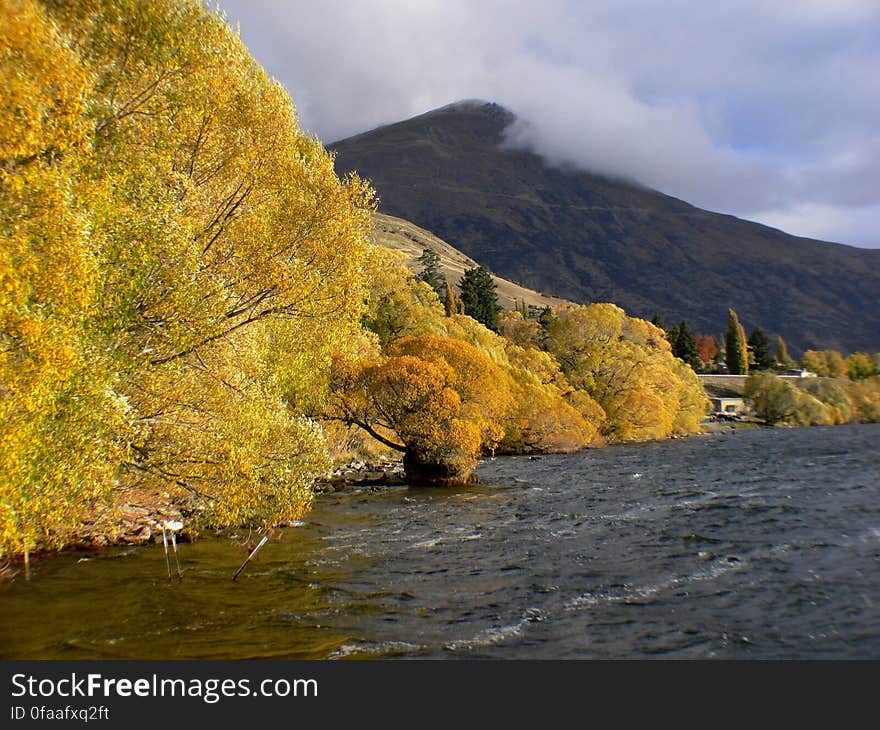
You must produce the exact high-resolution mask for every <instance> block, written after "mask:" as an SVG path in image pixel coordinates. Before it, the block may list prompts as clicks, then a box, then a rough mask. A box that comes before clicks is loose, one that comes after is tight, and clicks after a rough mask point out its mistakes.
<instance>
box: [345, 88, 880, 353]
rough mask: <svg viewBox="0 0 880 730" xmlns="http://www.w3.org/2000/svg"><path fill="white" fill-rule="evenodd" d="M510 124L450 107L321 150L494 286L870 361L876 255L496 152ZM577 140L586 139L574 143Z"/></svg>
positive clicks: (484, 109) (876, 322)
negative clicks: (732, 322)
mask: <svg viewBox="0 0 880 730" xmlns="http://www.w3.org/2000/svg"><path fill="white" fill-rule="evenodd" d="M513 120H514V117H513V115H512V114H511V113H510V112H508V111H507V110H505V109H503V108H502V107H499V106H497V105H495V104H487V103H485V102H473V101H471V102H461V103H458V104H452V105H450V106H448V107H443V108H442V109H438V110H435V111H433V112H429V113H427V114H423V115H421V116H419V117H415V118H413V119H409V120H406V121H403V122H399V123H397V124H392V125H388V126H385V127H380V128H379V129H375V130H373V131H370V132H366V133H364V134H360V135H357V136H355V137H350V138H348V139H346V140H342V141H340V142H336V143H335V144H332V145H330V148H331V149H332V150H334V151H335V152H336V153H337V160H336V165H337V171H338V172H339V173H345V172H347V171H349V170H357V171H358V172H359V173H360V174H361V175H362V176H363V177H366V178H369V179H371V180H372V181H373V184H374V186H375V187H376V189H377V190H378V192H379V196H380V198H381V204H380V209H381V210H382V212H384V213H388V214H391V215H394V216H400V217H402V218H406V219H407V220H410V221H412V222H414V223H416V224H417V225H419V226H421V227H423V228H426V229H428V230H430V231H432V232H434V233H435V234H437V235H438V236H440V237H441V238H443V239H445V240H446V241H448V242H449V243H451V244H452V245H453V246H455V247H456V248H458V249H459V250H461V251H462V252H464V253H465V254H467V255H468V256H471V257H473V258H474V259H475V260H477V261H479V262H480V263H481V264H483V265H485V266H486V267H487V268H489V269H491V270H492V271H493V272H495V273H496V274H498V275H499V276H503V277H505V278H508V279H512V280H515V281H518V282H520V283H521V284H522V285H524V286H526V287H529V288H531V289H535V290H538V291H542V292H545V293H547V294H553V295H555V296H559V297H562V298H565V299H570V300H574V301H578V302H589V301H611V302H615V303H617V304H620V305H621V306H623V307H624V308H625V309H626V310H627V311H628V312H629V313H630V314H634V315H637V316H643V317H650V316H651V315H652V314H654V313H655V312H659V313H661V314H662V315H663V317H664V318H665V319H666V321H667V322H670V323H672V322H676V321H679V320H681V319H686V320H688V322H690V323H691V325H692V327H693V328H694V329H696V331H698V332H705V333H716V334H717V333H720V332H722V331H723V329H724V327H725V326H726V318H727V309H728V307H734V308H735V309H736V310H737V311H738V313H739V315H740V319H741V320H742V321H743V322H744V324H745V326H746V327H747V328H748V329H751V328H753V327H755V326H757V325H760V326H762V327H764V328H765V329H766V330H768V331H769V332H771V333H774V334H776V333H778V334H783V335H784V336H785V337H786V339H787V340H788V341H789V344H790V345H792V346H793V347H794V348H795V349H801V350H802V349H806V348H810V347H834V348H839V349H843V350H847V351H849V350H855V349H865V350H870V351H876V350H880V251H877V250H865V249H858V248H853V247H849V246H843V245H840V244H830V243H824V242H821V241H813V240H809V239H804V238H798V237H795V236H791V235H788V234H786V233H783V232H782V231H778V230H776V229H773V228H769V227H767V226H763V225H760V224H757V223H752V222H749V221H744V220H740V219H738V218H735V217H733V216H729V215H721V214H718V213H712V212H709V211H705V210H701V209H699V208H696V207H694V206H691V205H689V204H687V203H685V202H683V201H681V200H677V199H676V198H672V197H670V196H667V195H663V194H662V193H659V192H656V191H653V190H649V189H647V188H642V187H639V186H637V185H635V184H632V183H628V182H624V181H620V180H612V179H609V178H606V177H601V176H598V175H593V174H590V173H587V172H582V171H577V170H572V169H561V168H558V167H552V166H549V165H547V164H545V162H544V161H543V159H542V158H541V157H539V156H537V155H535V154H533V153H531V152H528V151H524V150H513V149H508V148H505V147H503V146H502V142H503V132H504V129H505V127H506V126H507V125H508V124H510V123H511V122H512V121H513ZM585 133H586V132H585Z"/></svg>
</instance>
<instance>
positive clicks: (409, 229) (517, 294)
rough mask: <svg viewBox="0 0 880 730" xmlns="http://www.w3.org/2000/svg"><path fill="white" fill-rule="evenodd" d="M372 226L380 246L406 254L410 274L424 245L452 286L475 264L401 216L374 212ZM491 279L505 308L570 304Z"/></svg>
mask: <svg viewBox="0 0 880 730" xmlns="http://www.w3.org/2000/svg"><path fill="white" fill-rule="evenodd" d="M373 226H374V232H373V240H374V241H375V242H376V243H378V244H379V245H381V246H385V247H386V248H393V249H395V250H397V251H403V252H404V253H406V254H408V255H409V257H410V258H409V261H408V262H407V265H408V266H409V268H410V270H411V271H412V272H413V273H414V274H418V273H420V272H421V271H422V266H421V265H420V264H419V262H418V261H417V259H418V258H419V256H421V255H422V252H423V251H424V250H425V249H426V248H427V249H430V250H431V251H433V252H434V253H436V254H437V256H439V257H440V273H441V274H442V275H443V276H444V277H445V278H446V280H447V281H449V282H450V283H451V284H454V285H456V286H457V285H458V283H459V281H461V277H462V276H463V275H464V272H465V271H466V270H467V269H472V268H474V267H476V266H479V264H478V263H477V262H476V261H474V260H473V259H472V258H471V257H470V256H465V255H464V254H463V253H462V252H461V251H459V250H458V249H456V248H454V247H453V246H450V245H449V244H448V243H446V241H444V240H443V239H441V238H438V237H437V236H435V235H434V234H433V233H431V232H430V231H426V230H425V229H424V228H420V227H419V226H417V225H416V224H415V223H410V222H409V221H407V220H403V219H402V218H395V217H394V216H391V215H385V214H383V213H377V214H376V215H375V216H374V217H373ZM492 279H493V280H494V281H495V287H496V290H497V292H498V303H499V304H500V305H501V306H502V307H504V308H505V309H514V307H515V306H516V304H517V302H525V303H526V304H527V305H532V306H535V307H542V308H543V307H553V308H554V309H555V308H557V307H559V306H561V305H563V304H570V302H566V301H565V300H563V299H559V298H558V297H548V296H545V295H544V294H541V293H540V292H536V291H534V290H532V289H526V288H525V287H523V286H520V285H519V284H516V283H514V282H512V281H508V280H507V279H503V278H501V277H500V276H495V275H494V274H493V276H492Z"/></svg>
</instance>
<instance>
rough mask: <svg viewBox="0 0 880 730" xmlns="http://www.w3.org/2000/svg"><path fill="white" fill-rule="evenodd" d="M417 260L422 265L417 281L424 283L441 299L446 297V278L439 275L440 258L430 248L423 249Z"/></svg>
mask: <svg viewBox="0 0 880 730" xmlns="http://www.w3.org/2000/svg"><path fill="white" fill-rule="evenodd" d="M417 260H418V262H419V263H420V264H421V265H422V271H421V273H420V274H419V275H418V277H417V278H418V280H419V281H424V282H425V283H426V284H427V285H428V286H429V287H431V288H432V289H433V290H434V291H435V292H436V293H437V296H438V297H439V298H440V299H443V298H444V297H445V295H446V278H445V277H444V276H443V274H441V273H440V257H439V256H438V255H437V254H436V253H435V252H434V251H432V250H431V249H430V248H425V249H422V254H421V256H419V258H418V259H417Z"/></svg>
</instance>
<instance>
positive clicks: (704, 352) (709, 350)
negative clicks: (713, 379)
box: [695, 335, 720, 367]
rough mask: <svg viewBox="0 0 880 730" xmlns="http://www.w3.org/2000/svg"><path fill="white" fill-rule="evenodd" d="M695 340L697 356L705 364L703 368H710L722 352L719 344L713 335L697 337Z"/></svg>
mask: <svg viewBox="0 0 880 730" xmlns="http://www.w3.org/2000/svg"><path fill="white" fill-rule="evenodd" d="M695 339H696V341H697V354H698V355H699V357H700V361H701V362H702V363H703V367H709V366H710V365H711V364H712V363H714V362H715V358H716V357H718V353H719V352H720V350H719V349H718V342H717V341H716V340H715V338H714V337H712V336H711V335H697V336H696V338H695Z"/></svg>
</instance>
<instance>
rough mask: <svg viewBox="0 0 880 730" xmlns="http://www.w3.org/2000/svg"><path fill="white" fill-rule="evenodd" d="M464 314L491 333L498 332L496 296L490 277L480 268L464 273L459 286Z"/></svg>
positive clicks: (493, 283) (486, 271) (485, 270)
mask: <svg viewBox="0 0 880 730" xmlns="http://www.w3.org/2000/svg"><path fill="white" fill-rule="evenodd" d="M459 288H460V289H461V302H462V304H463V305H464V313H465V314H466V315H468V316H469V317H473V318H474V319H475V320H477V322H480V323H482V324H484V325H485V326H486V327H488V328H489V329H490V330H492V331H493V332H497V331H498V311H499V309H500V307H499V306H498V294H497V292H496V291H495V282H494V281H493V280H492V275H491V274H490V273H489V272H488V270H487V269H485V268H484V267H482V266H477V267H476V268H473V269H468V270H467V271H465V272H464V276H463V277H462V278H461V283H460V284H459Z"/></svg>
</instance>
